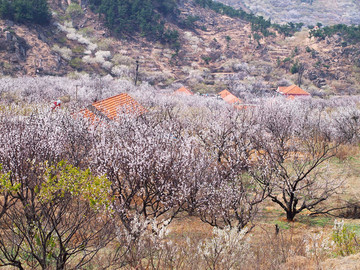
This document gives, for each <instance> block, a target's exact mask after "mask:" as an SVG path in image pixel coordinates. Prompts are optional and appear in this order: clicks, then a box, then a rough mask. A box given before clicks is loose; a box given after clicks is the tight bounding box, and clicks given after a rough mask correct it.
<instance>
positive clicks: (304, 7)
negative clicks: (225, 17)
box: [219, 0, 360, 25]
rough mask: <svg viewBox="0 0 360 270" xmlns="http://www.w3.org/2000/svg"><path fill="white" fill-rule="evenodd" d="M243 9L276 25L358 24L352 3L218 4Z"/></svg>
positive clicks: (247, 0) (359, 7) (359, 5)
mask: <svg viewBox="0 0 360 270" xmlns="http://www.w3.org/2000/svg"><path fill="white" fill-rule="evenodd" d="M219 1H220V2H223V3H225V4H227V5H232V6H234V7H236V8H240V7H241V8H244V9H246V10H247V11H250V12H253V13H255V14H257V15H262V16H265V17H266V18H271V20H272V21H274V22H278V23H286V22H303V23H305V25H315V24H316V23H318V22H321V23H322V24H324V25H329V24H339V23H344V24H349V25H350V24H360V2H359V1H356V0H219Z"/></svg>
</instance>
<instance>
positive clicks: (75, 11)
mask: <svg viewBox="0 0 360 270" xmlns="http://www.w3.org/2000/svg"><path fill="white" fill-rule="evenodd" d="M66 14H68V15H70V17H72V18H74V17H78V16H81V15H83V14H84V11H83V10H82V8H81V6H80V5H79V4H77V3H71V4H70V5H69V6H68V8H67V9H66Z"/></svg>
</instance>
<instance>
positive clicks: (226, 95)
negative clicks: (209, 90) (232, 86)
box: [219, 90, 243, 105]
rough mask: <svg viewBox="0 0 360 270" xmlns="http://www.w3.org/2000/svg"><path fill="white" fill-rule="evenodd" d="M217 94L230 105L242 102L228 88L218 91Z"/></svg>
mask: <svg viewBox="0 0 360 270" xmlns="http://www.w3.org/2000/svg"><path fill="white" fill-rule="evenodd" d="M219 96H220V97H221V98H222V99H223V100H224V101H225V102H226V103H228V104H231V105H238V104H240V103H243V101H242V100H241V99H240V98H238V97H237V96H235V95H233V94H232V93H231V92H230V91H228V90H223V91H221V92H220V93H219Z"/></svg>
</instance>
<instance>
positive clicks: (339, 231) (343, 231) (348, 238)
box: [332, 220, 358, 256]
mask: <svg viewBox="0 0 360 270" xmlns="http://www.w3.org/2000/svg"><path fill="white" fill-rule="evenodd" d="M355 237H356V234H355V232H354V231H353V230H351V229H350V227H349V226H346V225H344V221H340V222H338V221H336V220H335V224H334V228H333V232H332V240H333V241H334V245H335V249H336V250H335V252H336V254H337V255H340V256H348V255H351V254H354V253H356V252H357V249H358V245H357V243H356V239H355Z"/></svg>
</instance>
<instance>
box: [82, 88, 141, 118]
mask: <svg viewBox="0 0 360 270" xmlns="http://www.w3.org/2000/svg"><path fill="white" fill-rule="evenodd" d="M146 111H147V110H146V109H145V108H144V107H143V106H142V105H140V104H139V103H138V102H137V101H136V100H135V99H133V98H132V97H131V96H129V95H128V94H126V93H122V94H119V95H116V96H113V97H110V98H107V99H104V100H100V101H97V102H94V103H93V104H91V105H89V106H88V107H87V108H86V109H83V110H81V111H80V114H81V115H83V116H84V117H85V118H88V119H90V120H91V121H98V120H100V119H106V120H116V119H117V118H118V117H119V116H120V114H122V113H125V114H131V115H134V116H140V115H142V114H143V113H145V112H146Z"/></svg>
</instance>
